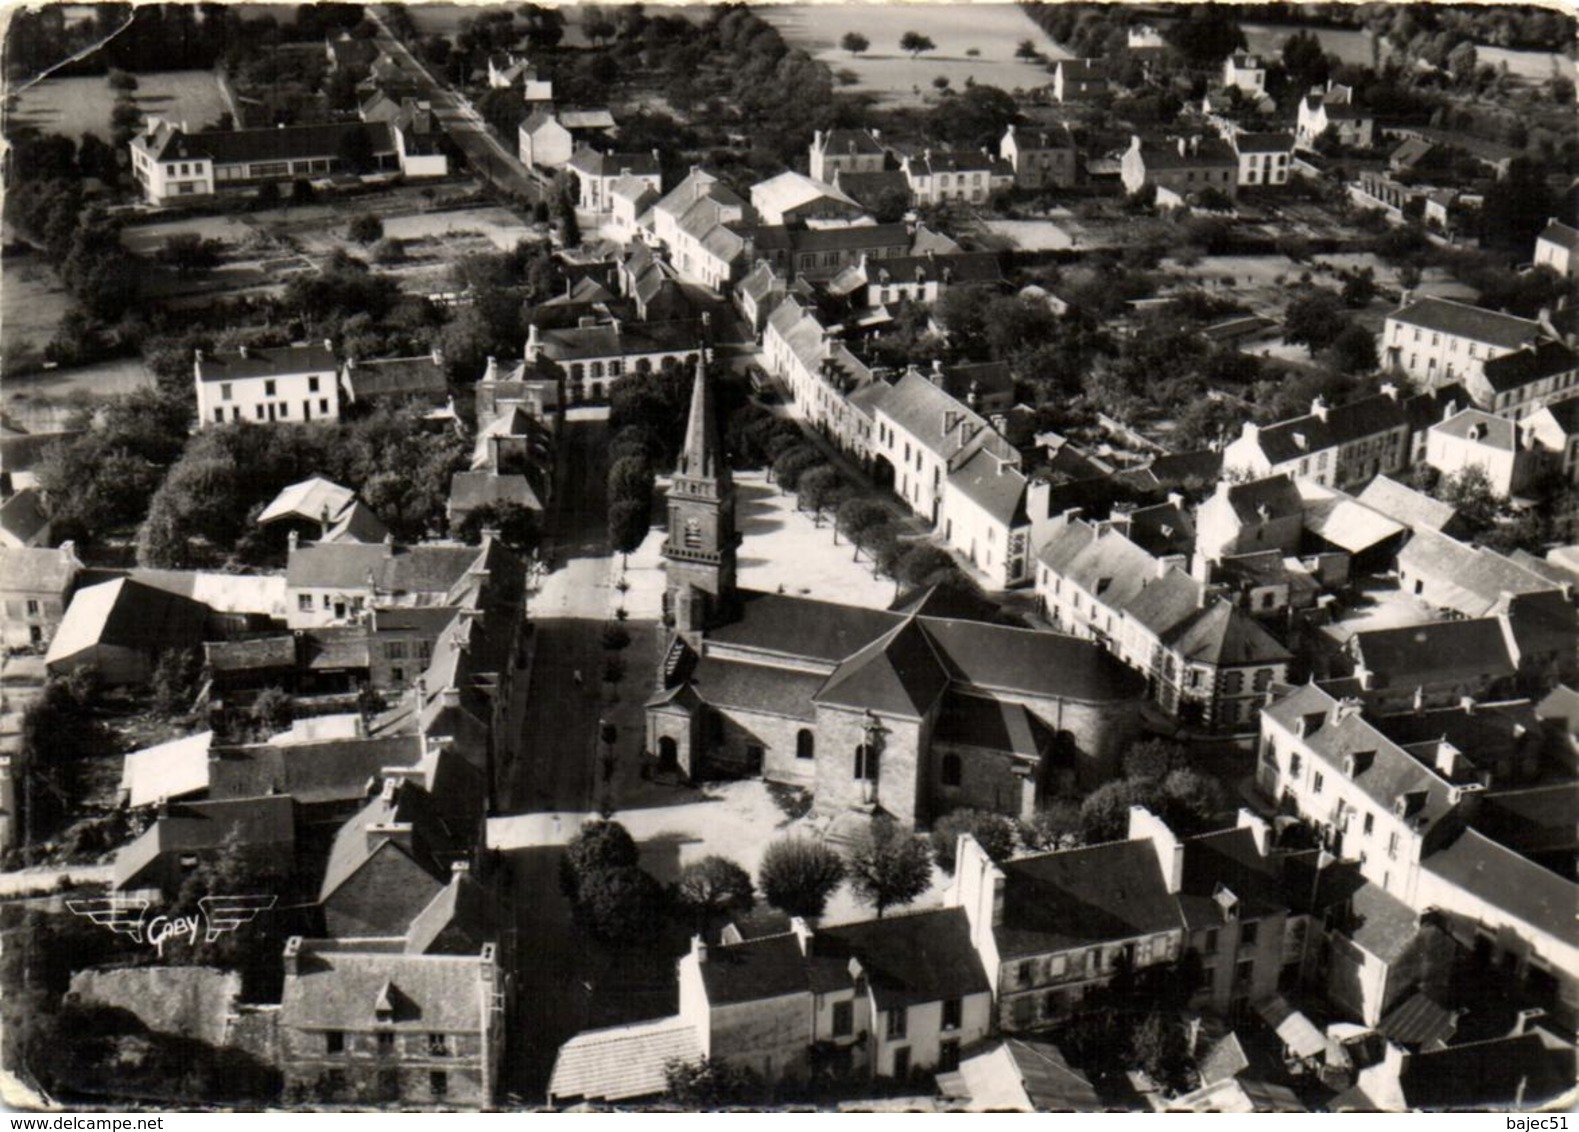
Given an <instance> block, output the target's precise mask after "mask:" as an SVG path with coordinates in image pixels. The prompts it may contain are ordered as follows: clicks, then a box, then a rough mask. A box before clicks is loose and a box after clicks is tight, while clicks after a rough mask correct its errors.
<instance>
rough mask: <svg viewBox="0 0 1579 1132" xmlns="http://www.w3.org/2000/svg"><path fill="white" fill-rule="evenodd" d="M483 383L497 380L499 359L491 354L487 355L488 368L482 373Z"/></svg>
mask: <svg viewBox="0 0 1579 1132" xmlns="http://www.w3.org/2000/svg"><path fill="white" fill-rule="evenodd" d="M482 379H483V380H484V381H497V380H498V379H499V359H498V358H496V357H494V356H493V355H492V354H489V355H488V368H487V369H486V370H484V371H483V375H482Z"/></svg>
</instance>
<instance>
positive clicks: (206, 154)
mask: <svg viewBox="0 0 1579 1132" xmlns="http://www.w3.org/2000/svg"><path fill="white" fill-rule="evenodd" d="M359 132H360V133H365V134H366V135H367V139H368V141H369V143H370V144H371V146H372V149H373V152H374V153H375V154H387V153H393V152H394V151H395V143H394V140H393V138H392V137H391V136H390V132H389V126H388V124H387V123H384V122H330V123H325V124H322V125H313V126H278V127H275V128H273V129H259V130H209V131H204V132H202V133H195V134H186V133H183V132H182V131H181V130H179V129H177V128H175V127H173V126H170V125H169V124H168V123H165V124H164V125H163V126H162V128H159V129H156V130H155V131H154V132H153V133H150V134H139V135H138V136H137V137H136V138H135V139H134V140H133V144H134V145H135V144H140V145H141V146H142V147H143V148H144V149H146V150H147V151H148V153H149V154H150V156H152V157H153V158H154V160H156V161H182V160H188V161H189V160H191V159H193V158H199V159H201V158H209V159H211V160H212V161H213V162H214V163H215V164H216V165H231V164H235V163H237V162H243V161H247V162H252V161H291V160H296V161H301V160H305V159H307V158H312V157H329V158H335V157H338V156H339V155H340V153H341V150H342V148H343V147H344V145H345V142H346V138H348V137H350V136H351V135H353V134H356V133H359Z"/></svg>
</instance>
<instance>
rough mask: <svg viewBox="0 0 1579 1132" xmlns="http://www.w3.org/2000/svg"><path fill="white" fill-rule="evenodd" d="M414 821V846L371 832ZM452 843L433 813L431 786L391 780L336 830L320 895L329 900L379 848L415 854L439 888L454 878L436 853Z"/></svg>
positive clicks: (411, 855)
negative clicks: (377, 827)
mask: <svg viewBox="0 0 1579 1132" xmlns="http://www.w3.org/2000/svg"><path fill="white" fill-rule="evenodd" d="M396 823H409V824H410V825H411V826H412V838H411V846H412V847H411V849H410V850H407V849H405V848H404V847H402V846H400V845H398V844H396V843H395V842H394V841H392V840H390V839H389V838H388V837H369V836H368V833H367V827H368V826H370V825H390V824H396ZM449 848H451V845H450V840H449V838H448V836H447V835H446V834H445V832H444V830H443V829H442V827H441V826H440V825H439V823H438V820H437V818H436V817H435V816H434V814H433V801H432V799H431V798H430V797H429V796H428V793H427V791H426V790H424V789H422V788H421V787H420V786H418V785H416V784H413V783H410V782H399V783H396V782H394V781H393V780H388V781H386V782H385V783H384V789H383V790H382V792H381V793H380V794H379V795H378V796H377V797H375V798H373V799H372V800H370V801H369V802H368V803H367V805H366V806H364V807H362V809H360V810H358V811H357V812H356V813H355V814H353V815H352V816H351V817H349V818H347V819H346V820H345V823H344V824H342V825H341V826H340V828H339V829H338V830H337V831H336V832H335V836H334V842H333V844H332V845H331V846H330V849H329V859H328V861H327V862H326V864H325V866H324V876H323V884H322V886H321V887H320V889H319V900H320V901H324V900H328V899H329V898H330V897H331V896H333V895H334V893H335V892H336V891H337V890H338V889H339V888H340V886H341V885H343V884H345V882H346V881H348V880H350V879H351V878H352V877H353V876H355V875H356V873H357V872H358V871H359V870H360V869H361V868H362V866H363V865H365V864H367V862H368V861H370V860H371V859H372V858H373V855H374V854H375V853H380V852H387V853H400V854H403V855H405V856H406V857H409V858H410V859H411V860H412V861H413V862H414V863H415V864H416V865H417V866H418V867H419V868H420V869H422V870H423V871H424V872H426V873H427V874H428V876H430V877H431V878H432V879H433V881H434V884H435V892H436V891H437V889H438V888H439V887H442V886H443V885H445V884H448V883H449V879H450V869H449V868H448V867H447V866H445V865H443V864H441V863H440V862H439V860H438V857H437V856H436V853H438V852H443V851H445V850H448V849H449Z"/></svg>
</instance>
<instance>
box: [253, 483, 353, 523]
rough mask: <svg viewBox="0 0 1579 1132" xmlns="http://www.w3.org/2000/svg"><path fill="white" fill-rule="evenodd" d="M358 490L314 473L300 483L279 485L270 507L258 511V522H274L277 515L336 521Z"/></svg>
mask: <svg viewBox="0 0 1579 1132" xmlns="http://www.w3.org/2000/svg"><path fill="white" fill-rule="evenodd" d="M355 498H356V492H354V491H352V490H351V489H350V488H348V487H341V486H340V485H339V484H337V483H335V482H333V481H332V480H329V479H326V478H324V477H323V476H311V477H309V478H308V479H305V480H302V481H301V482H300V483H293V484H291V485H289V486H288V487H283V488H281V489H280V493H279V494H278V495H276V496H275V497H274V498H273V499H272V500H271V501H270V502H269V505H268V506H267V507H265V508H264V509H263V511H262V512H261V513H260V514H259V515H258V522H259V523H272V522H274V521H275V520H276V519H293V518H294V519H306V520H308V521H310V522H314V523H320V522H324V521H325V520H326V519H327V521H328V522H331V523H332V522H333V521H334V520H335V519H337V518H339V517H340V512H342V511H344V510H345V509H346V507H347V506H349V505H350V503H351V501H352V500H354V499H355Z"/></svg>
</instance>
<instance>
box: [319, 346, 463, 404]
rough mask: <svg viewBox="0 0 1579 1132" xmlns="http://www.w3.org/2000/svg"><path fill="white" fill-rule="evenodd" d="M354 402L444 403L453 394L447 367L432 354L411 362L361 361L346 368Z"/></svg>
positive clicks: (384, 359) (385, 359) (358, 360)
mask: <svg viewBox="0 0 1579 1132" xmlns="http://www.w3.org/2000/svg"><path fill="white" fill-rule="evenodd" d="M345 379H346V384H347V385H349V386H350V387H351V397H352V399H353V400H356V401H362V400H368V399H372V398H377V397H391V398H401V397H422V398H428V399H435V398H436V399H438V400H440V401H442V400H443V399H444V397H445V395H446V394H447V393H448V392H449V379H448V378H447V377H446V376H445V374H444V366H443V364H442V363H441V362H439V361H438V360H437V359H435V358H434V357H433V355H432V354H422V355H419V356H417V357H411V358H371V359H368V360H366V361H364V360H362V359H360V358H357V359H355V361H354V364H353V362H350V361H348V362H347V363H346V367H345Z"/></svg>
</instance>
